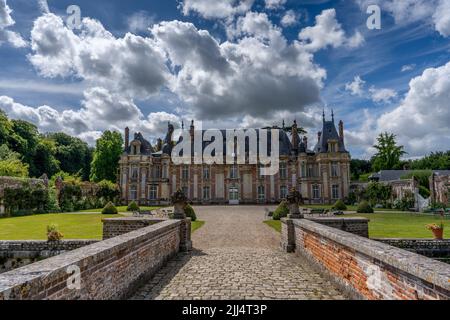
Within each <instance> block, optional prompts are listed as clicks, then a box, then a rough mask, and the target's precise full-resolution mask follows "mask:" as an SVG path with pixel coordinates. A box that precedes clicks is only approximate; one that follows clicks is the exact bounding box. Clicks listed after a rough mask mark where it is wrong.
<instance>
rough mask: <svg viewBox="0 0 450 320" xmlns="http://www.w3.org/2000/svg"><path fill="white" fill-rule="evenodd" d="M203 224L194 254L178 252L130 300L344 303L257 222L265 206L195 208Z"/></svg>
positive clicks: (196, 236)
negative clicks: (322, 300) (338, 300)
mask: <svg viewBox="0 0 450 320" xmlns="http://www.w3.org/2000/svg"><path fill="white" fill-rule="evenodd" d="M196 211H197V214H198V218H199V219H200V220H204V221H206V224H205V226H204V227H203V228H201V229H199V230H198V231H197V232H195V233H194V235H193V237H192V238H193V243H194V250H193V251H192V252H190V253H180V254H178V255H177V256H176V257H175V258H174V259H172V260H171V261H170V262H169V263H168V264H167V266H166V267H164V268H163V269H161V270H160V272H159V273H158V274H156V276H155V277H154V278H153V279H152V280H151V281H149V282H148V283H147V284H145V285H144V286H143V287H142V288H141V289H140V290H139V291H138V292H137V293H136V294H135V296H134V297H133V298H132V299H135V300H154V299H156V300H159V299H169V300H177V299H183V300H184V299H185V300H210V299H212V300H214V299H221V300H228V299H236V300H241V299H258V300H260V299H262V300H264V299H271V300H273V299H295V300H309V299H314V300H317V299H327V300H330V299H345V296H344V295H342V294H341V293H340V292H339V291H338V290H337V289H336V288H335V287H334V286H333V285H332V284H331V283H330V282H329V281H327V280H326V279H324V278H323V277H322V276H321V275H320V274H319V273H317V272H316V271H315V270H314V269H312V268H311V266H310V265H309V263H307V262H306V261H303V260H302V259H300V258H298V257H297V256H295V255H293V254H286V253H283V252H282V251H281V250H279V248H278V246H279V242H280V235H279V234H278V233H277V232H275V231H274V230H273V229H271V228H269V227H268V226H266V225H265V224H263V223H262V222H263V221H264V219H265V218H264V207H257V206H254V207H252V206H239V207H199V208H196Z"/></svg>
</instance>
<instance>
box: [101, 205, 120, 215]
mask: <svg viewBox="0 0 450 320" xmlns="http://www.w3.org/2000/svg"><path fill="white" fill-rule="evenodd" d="M118 213H119V212H118V211H117V208H116V207H115V206H114V204H113V203H112V202H108V203H107V204H106V206H105V207H104V208H103V210H102V214H118Z"/></svg>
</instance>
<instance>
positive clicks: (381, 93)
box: [369, 86, 397, 103]
mask: <svg viewBox="0 0 450 320" xmlns="http://www.w3.org/2000/svg"><path fill="white" fill-rule="evenodd" d="M369 92H370V94H371V98H372V101H373V102H376V103H380V102H384V103H389V102H391V101H392V100H393V99H395V98H396V97H397V92H396V91H395V90H392V89H387V88H381V89H379V88H375V87H373V86H372V87H371V88H370V89H369Z"/></svg>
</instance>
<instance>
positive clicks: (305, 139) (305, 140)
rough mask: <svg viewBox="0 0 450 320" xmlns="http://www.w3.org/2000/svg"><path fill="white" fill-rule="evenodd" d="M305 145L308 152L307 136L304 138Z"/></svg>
mask: <svg viewBox="0 0 450 320" xmlns="http://www.w3.org/2000/svg"><path fill="white" fill-rule="evenodd" d="M303 144H304V145H305V150H308V137H307V136H304V137H303Z"/></svg>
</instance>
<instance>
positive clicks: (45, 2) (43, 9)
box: [38, 0, 50, 13]
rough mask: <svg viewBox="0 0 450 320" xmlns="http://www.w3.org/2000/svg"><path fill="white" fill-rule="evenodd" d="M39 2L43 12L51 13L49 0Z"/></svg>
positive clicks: (39, 0)
mask: <svg viewBox="0 0 450 320" xmlns="http://www.w3.org/2000/svg"><path fill="white" fill-rule="evenodd" d="M38 4H39V8H40V9H41V12H42V13H50V9H49V8H48V2H47V0H38Z"/></svg>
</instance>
